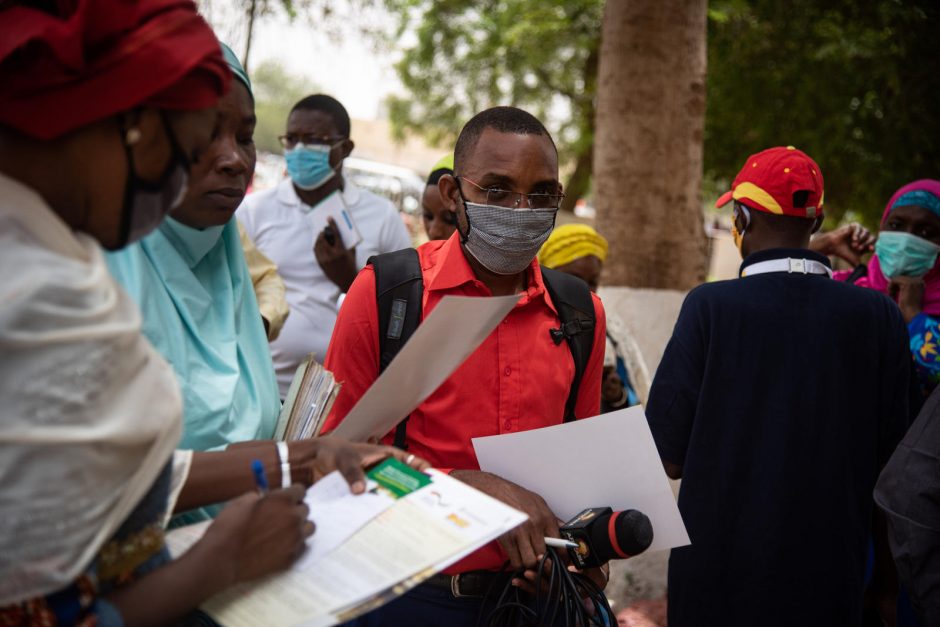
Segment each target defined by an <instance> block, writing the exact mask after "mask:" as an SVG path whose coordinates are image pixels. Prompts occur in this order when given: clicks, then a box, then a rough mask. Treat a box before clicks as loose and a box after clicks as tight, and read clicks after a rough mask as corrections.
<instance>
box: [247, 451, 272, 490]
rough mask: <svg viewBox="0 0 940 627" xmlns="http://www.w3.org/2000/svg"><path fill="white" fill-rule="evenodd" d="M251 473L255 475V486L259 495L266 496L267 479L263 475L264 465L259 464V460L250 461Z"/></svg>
mask: <svg viewBox="0 0 940 627" xmlns="http://www.w3.org/2000/svg"><path fill="white" fill-rule="evenodd" d="M251 472H253V473H254V475H255V485H257V486H258V491H259V492H261V494H266V493H267V491H268V478H267V477H266V476H265V474H264V464H262V463H261V460H260V459H253V460H251Z"/></svg>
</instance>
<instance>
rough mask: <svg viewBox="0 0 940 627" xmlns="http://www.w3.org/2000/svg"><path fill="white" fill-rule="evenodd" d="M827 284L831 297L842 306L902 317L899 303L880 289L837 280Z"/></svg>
mask: <svg viewBox="0 0 940 627" xmlns="http://www.w3.org/2000/svg"><path fill="white" fill-rule="evenodd" d="M825 285H826V291H827V292H828V295H829V297H830V298H831V299H832V300H833V301H834V302H837V303H839V304H840V305H841V306H842V307H845V308H849V309H855V310H858V311H863V310H865V309H868V310H871V311H873V312H877V313H879V314H881V315H884V316H887V317H889V318H892V319H894V318H897V319H902V317H901V310H900V309H898V306H897V304H896V303H895V302H894V301H893V300H891V299H890V298H889V297H888V295H887V294H883V293H881V292H879V291H878V290H873V289H871V288H868V287H861V286H859V285H854V284H852V283H847V282H845V281H836V280H833V281H827V282H826V284H825Z"/></svg>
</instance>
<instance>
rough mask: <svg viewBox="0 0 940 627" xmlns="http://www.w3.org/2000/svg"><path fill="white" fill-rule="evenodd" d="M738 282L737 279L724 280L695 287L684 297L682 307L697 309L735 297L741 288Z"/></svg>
mask: <svg viewBox="0 0 940 627" xmlns="http://www.w3.org/2000/svg"><path fill="white" fill-rule="evenodd" d="M739 281H740V280H739V279H726V280H723V281H711V282H709V283H702V284H701V285H697V286H696V287H693V288H692V289H691V290H689V292H688V293H687V294H686V295H685V299H684V301H683V306H688V307H699V306H703V305H706V304H708V303H712V302H718V301H721V300H724V299H727V298H732V297H735V296H736V295H737V292H738V290H739V288H740V287H741V283H740V282H739Z"/></svg>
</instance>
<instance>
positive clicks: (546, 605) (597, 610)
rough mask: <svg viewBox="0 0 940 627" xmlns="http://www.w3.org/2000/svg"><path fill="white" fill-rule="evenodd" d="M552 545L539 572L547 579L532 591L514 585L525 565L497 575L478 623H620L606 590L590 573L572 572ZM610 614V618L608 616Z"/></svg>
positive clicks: (605, 626) (490, 626)
mask: <svg viewBox="0 0 940 627" xmlns="http://www.w3.org/2000/svg"><path fill="white" fill-rule="evenodd" d="M565 564H566V562H565V561H564V560H563V559H562V558H561V557H560V556H559V555H558V553H556V551H555V549H554V548H552V547H546V551H545V554H544V555H543V556H542V559H540V560H539V563H538V566H537V567H536V572H538V573H543V579H544V580H545V581H546V582H547V585H546V586H545V587H544V589H543V586H541V585H536V591H535V594H534V595H533V594H530V593H528V592H525V591H524V590H521V589H520V588H518V587H516V586H513V585H512V580H513V579H522V578H523V576H522V575H523V572H524V570H523V569H520V570H518V571H516V572H514V573H512V574H511V575H509V576H508V577H499V578H497V579H496V580H495V581H494V582H493V583H492V584H491V585H490V587H489V589H488V590H487V592H486V595H484V597H483V602H482V604H481V606H480V614H479V616H478V618H477V626H478V627H516V626H518V625H540V626H541V625H545V626H550V627H556V626H558V627H560V626H561V625H564V626H565V627H589V626H592V625H596V626H597V627H609V626H612V625H616V624H617V621H616V619H615V618H614V613H613V610H611V609H610V604H609V603H608V602H607V597H606V596H605V595H604V591H603V590H602V589H601V588H599V587H598V586H597V584H596V583H594V582H593V581H592V580H591V579H590V577H588V576H587V575H584V574H583V573H579V572H572V571H570V570H568V568H567V567H566V565H565ZM605 616H606V619H605Z"/></svg>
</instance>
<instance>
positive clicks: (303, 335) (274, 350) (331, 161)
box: [236, 94, 411, 398]
mask: <svg viewBox="0 0 940 627" xmlns="http://www.w3.org/2000/svg"><path fill="white" fill-rule="evenodd" d="M280 139H281V143H282V144H283V145H284V149H285V158H286V159H287V171H288V174H289V175H290V177H289V178H286V179H284V180H283V181H281V182H280V183H279V184H278V185H277V186H276V187H274V188H272V189H268V190H265V191H263V192H259V193H257V194H252V195H250V196H248V197H247V198H245V201H244V202H243V203H242V206H241V207H239V209H238V212H237V214H236V215H237V216H238V219H239V221H240V222H241V223H242V224H243V225H244V227H245V230H246V231H247V232H248V235H249V236H250V237H251V239H252V240H253V241H254V242H255V245H256V246H257V247H258V248H259V249H260V250H261V252H263V253H264V254H265V255H266V256H268V257H269V258H270V259H271V260H272V261H273V262H274V263H276V264H277V267H278V271H279V273H280V275H281V277H282V278H283V279H284V283H285V285H286V286H287V302H288V304H289V305H290V311H291V313H290V317H289V318H288V319H287V321H286V322H285V324H284V328H283V329H282V330H281V334H280V336H278V338H277V339H276V340H274V341H272V342H271V357H272V358H273V360H274V368H275V370H276V371H277V382H278V386H279V387H280V391H281V397H282V398H283V397H284V396H286V395H287V390H288V388H289V387H290V382H291V379H292V378H293V376H294V371H295V370H296V369H297V366H298V365H299V364H300V362H301V361H302V360H303V359H304V358H305V357H306V356H307V354H308V353H314V354H315V355H316V358H317V359H318V360H321V361H322V360H323V359H324V358H325V357H326V349H327V347H328V346H329V343H330V335H331V334H332V333H333V325H334V323H335V322H336V314H337V311H338V309H339V303H340V299H341V295H342V294H345V292H346V290H347V289H348V288H349V286H350V285H351V284H352V281H353V279H354V278H355V277H356V274H357V273H358V271H359V270H361V269H362V268H363V267H364V266H365V264H366V261H367V260H368V259H369V257H371V256H373V255H377V254H379V253H387V252H392V251H395V250H399V249H402V248H407V247H408V246H410V245H411V239H410V237H409V236H408V231H407V229H406V228H405V225H404V223H402V221H401V218H400V217H399V215H398V210H397V209H396V208H395V206H394V205H393V204H392V203H391V202H390V201H388V200H386V199H384V198H382V197H380V196H377V195H375V194H373V193H371V192H369V191H366V190H364V189H360V188H358V187H356V186H355V185H353V184H352V182H351V181H348V180H345V178H344V177H343V160H344V159H345V158H346V157H348V156H349V154H350V153H351V152H352V149H353V147H354V144H353V142H352V140H351V139H350V138H349V114H348V113H346V109H345V108H344V107H343V105H342V104H340V103H339V101H337V100H336V99H334V98H331V97H330V96H325V95H322V94H317V95H314V96H307V97H306V98H304V99H303V100H301V101H300V102H298V103H297V104H296V105H294V108H293V109H292V110H291V112H290V115H288V117H287V132H286V133H285V134H284V135H282V136H281V138H280ZM334 194H336V196H334ZM337 203H339V204H340V205H341V206H342V207H343V208H344V209H345V210H346V212H347V213H348V214H349V216H350V217H351V218H352V222H353V223H354V224H355V228H356V230H358V231H359V234H360V235H361V236H362V240H361V241H360V242H358V244H356V245H355V246H354V247H352V248H349V249H347V248H346V246H345V245H344V242H343V238H342V234H341V233H342V231H341V230H340V229H339V228H338V227H337V225H336V223H335V222H334V221H333V219H332V218H327V217H326V216H325V215H324V214H325V213H326V211H327V206H330V205H333V206H335V205H336V204H337Z"/></svg>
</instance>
